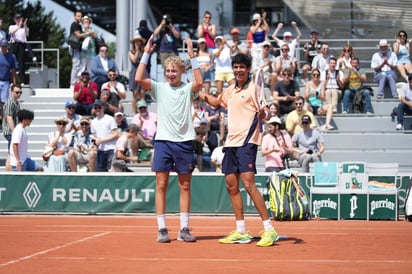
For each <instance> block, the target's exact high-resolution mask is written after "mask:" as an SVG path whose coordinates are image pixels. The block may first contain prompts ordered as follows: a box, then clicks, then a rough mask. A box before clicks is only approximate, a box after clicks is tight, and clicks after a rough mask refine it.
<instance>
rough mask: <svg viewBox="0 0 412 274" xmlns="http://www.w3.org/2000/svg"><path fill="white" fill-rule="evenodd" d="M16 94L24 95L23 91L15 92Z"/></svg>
mask: <svg viewBox="0 0 412 274" xmlns="http://www.w3.org/2000/svg"><path fill="white" fill-rule="evenodd" d="M15 93H16V94H22V93H23V92H22V91H15Z"/></svg>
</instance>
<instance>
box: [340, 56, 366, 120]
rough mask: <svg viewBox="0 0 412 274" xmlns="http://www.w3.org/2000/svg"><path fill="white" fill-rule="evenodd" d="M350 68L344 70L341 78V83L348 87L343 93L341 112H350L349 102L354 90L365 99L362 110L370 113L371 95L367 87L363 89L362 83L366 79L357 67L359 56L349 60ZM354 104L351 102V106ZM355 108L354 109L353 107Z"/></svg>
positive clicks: (362, 71)
mask: <svg viewBox="0 0 412 274" xmlns="http://www.w3.org/2000/svg"><path fill="white" fill-rule="evenodd" d="M351 65H352V67H351V68H348V69H346V70H345V71H344V77H343V80H342V83H343V85H345V86H347V87H348V88H347V89H346V90H345V92H344V93H343V111H342V113H343V114H346V113H348V112H350V110H349V105H350V102H351V101H352V100H353V98H354V97H355V94H356V92H361V93H362V95H363V98H364V99H365V106H364V108H365V109H364V111H365V112H366V114H372V103H371V95H370V91H369V90H368V89H363V83H364V82H365V81H366V74H365V71H364V70H363V69H361V68H359V58H353V59H352V60H351ZM353 105H354V104H352V107H354V106H353ZM354 110H355V109H354Z"/></svg>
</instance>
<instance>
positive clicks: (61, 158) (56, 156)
mask: <svg viewBox="0 0 412 274" xmlns="http://www.w3.org/2000/svg"><path fill="white" fill-rule="evenodd" d="M54 123H55V124H56V128H57V130H55V131H52V132H50V133H49V136H48V142H47V145H48V146H50V147H52V148H53V149H54V150H53V153H52V155H50V158H49V160H48V161H47V166H46V169H45V170H46V171H48V172H65V171H67V151H68V149H69V146H70V143H71V141H72V134H71V133H66V132H65V127H66V125H67V123H68V122H67V120H66V117H64V116H61V117H58V118H57V119H56V120H54Z"/></svg>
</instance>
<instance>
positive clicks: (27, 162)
mask: <svg viewBox="0 0 412 274" xmlns="http://www.w3.org/2000/svg"><path fill="white" fill-rule="evenodd" d="M17 118H18V121H19V123H18V124H17V125H16V127H15V128H14V130H13V133H12V135H11V146H10V166H11V170H12V171H39V172H41V171H44V168H43V167H42V166H41V165H40V164H39V163H37V162H36V161H33V160H32V159H31V158H30V156H29V155H28V144H29V140H28V135H27V132H26V129H25V128H26V127H28V126H30V125H31V123H32V121H33V119H34V112H33V111H30V110H27V109H21V110H19V111H18V112H17Z"/></svg>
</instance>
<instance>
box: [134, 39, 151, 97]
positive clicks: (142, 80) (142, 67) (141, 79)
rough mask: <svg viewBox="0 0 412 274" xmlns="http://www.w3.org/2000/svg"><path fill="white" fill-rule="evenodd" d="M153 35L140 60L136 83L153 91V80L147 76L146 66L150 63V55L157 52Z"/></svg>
mask: <svg viewBox="0 0 412 274" xmlns="http://www.w3.org/2000/svg"><path fill="white" fill-rule="evenodd" d="M153 35H154V34H152V35H151V36H150V38H149V40H148V41H147V43H146V45H145V47H144V53H143V56H142V59H141V60H140V63H139V66H138V67H137V71H136V75H135V81H136V83H137V84H139V85H141V86H142V87H143V88H144V89H146V90H152V80H151V79H150V78H149V77H146V76H145V72H146V66H147V63H148V62H149V58H150V54H152V52H153V51H154V50H155V48H156V44H153Z"/></svg>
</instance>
